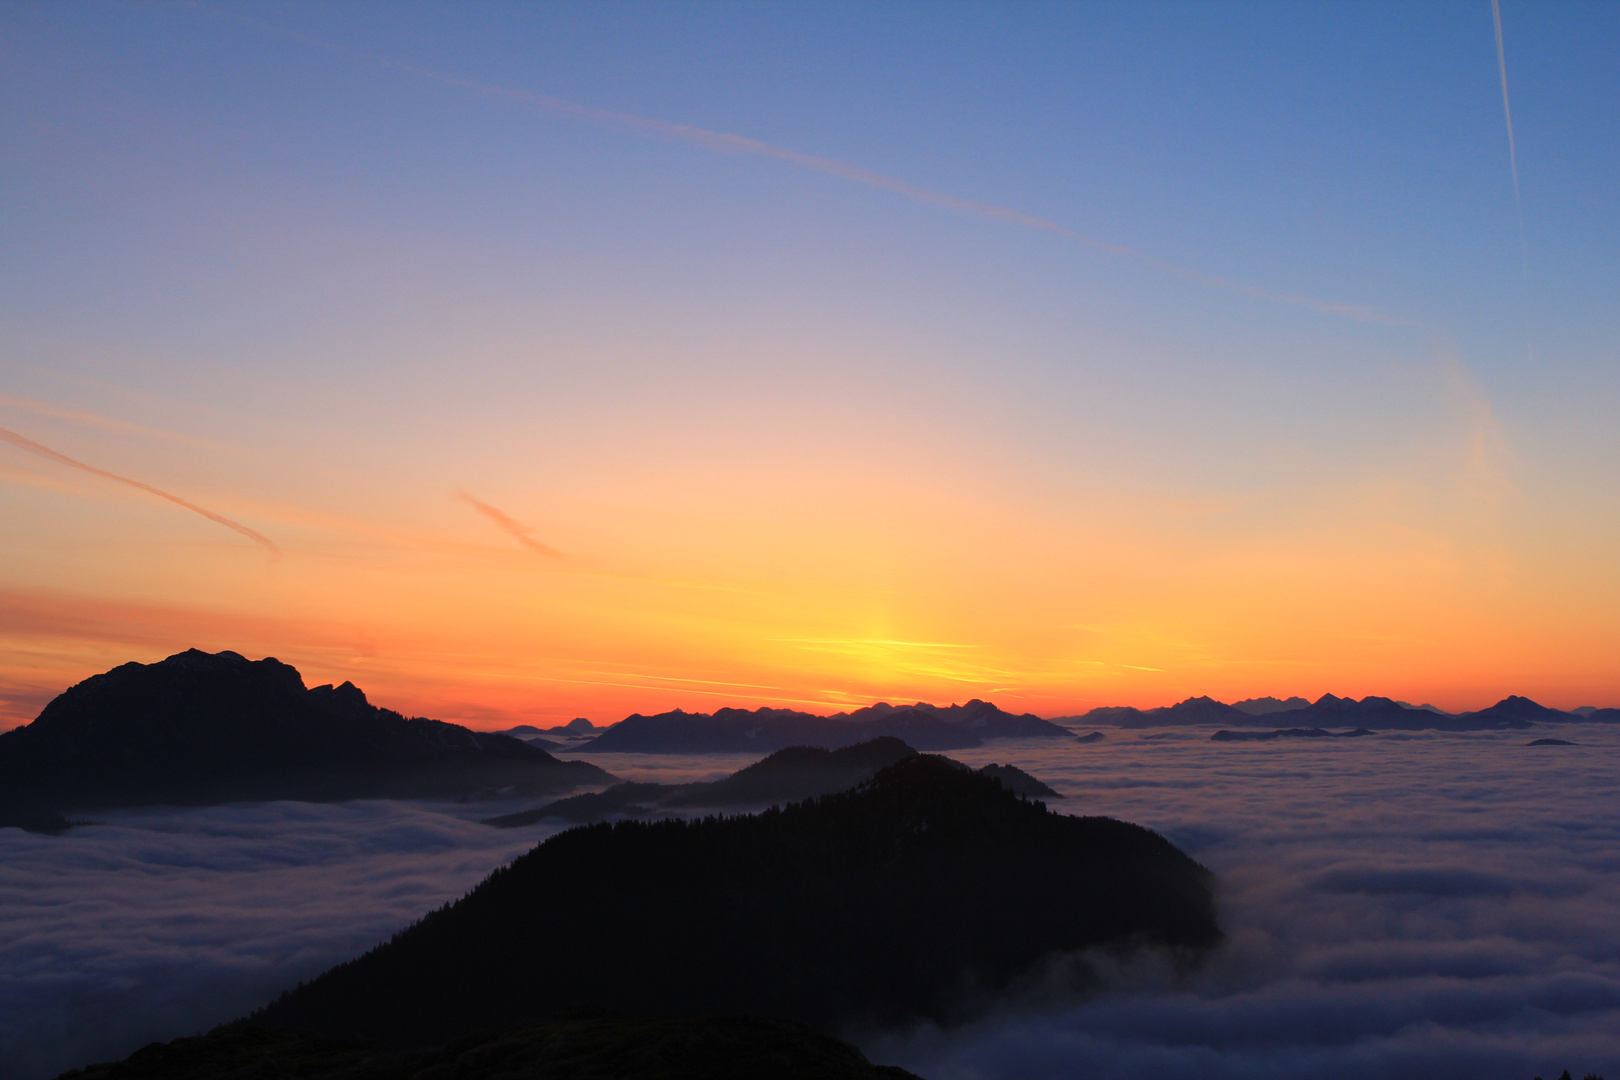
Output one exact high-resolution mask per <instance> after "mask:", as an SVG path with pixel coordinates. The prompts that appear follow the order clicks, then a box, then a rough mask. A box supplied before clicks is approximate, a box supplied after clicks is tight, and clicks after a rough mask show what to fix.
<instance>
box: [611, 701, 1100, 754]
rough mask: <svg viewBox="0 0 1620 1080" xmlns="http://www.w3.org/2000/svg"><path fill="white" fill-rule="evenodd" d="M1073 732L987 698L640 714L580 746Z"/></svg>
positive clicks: (691, 746)
mask: <svg viewBox="0 0 1620 1080" xmlns="http://www.w3.org/2000/svg"><path fill="white" fill-rule="evenodd" d="M1068 735H1069V731H1068V729H1066V728H1062V727H1059V726H1058V725H1056V724H1052V723H1049V722H1047V721H1045V720H1042V719H1041V718H1040V717H1038V716H1033V715H1030V714H1027V713H1026V714H1023V715H1014V714H1013V713H1009V712H1004V711H1003V710H1001V709H998V708H997V707H996V706H995V705H992V704H991V703H989V702H987V701H978V700H974V701H970V702H968V703H967V704H966V705H951V706H949V707H941V706H937V705H926V704H923V703H921V702H919V703H918V704H916V705H905V706H894V705H889V704H887V703H879V704H877V705H869V706H867V707H866V708H864V709H857V710H855V711H854V712H852V713H841V714H839V715H837V716H815V715H813V714H811V713H805V712H797V711H795V710H793V709H766V708H760V709H755V710H753V711H749V710H747V709H717V710H716V711H715V712H713V713H688V712H682V711H681V710H679V709H676V710H675V711H674V712H667V713H659V714H658V715H656V716H642V715H641V714H640V713H637V714H635V715H633V716H628V717H626V718H625V719H623V720H621V721H619V722H618V723H617V724H614V725H613V726H612V727H610V728H608V729H607V730H606V731H604V732H603V733H602V734H601V735H598V736H597V737H596V738H595V739H593V740H591V741H590V742H588V743H585V744H583V745H582V746H580V747H579V749H580V750H582V751H589V752H591V753H596V754H602V753H619V754H695V753H736V752H739V751H741V752H748V751H757V752H759V753H762V754H765V753H770V752H771V751H773V750H782V749H786V748H787V747H789V746H821V747H827V748H830V749H836V748H838V747H840V746H849V745H851V744H854V743H859V742H866V741H868V740H871V739H875V738H878V737H879V736H890V737H892V738H897V739H904V740H905V741H906V742H908V743H910V744H911V745H912V746H915V747H917V748H918V749H919V750H927V751H937V750H966V749H969V748H971V747H975V746H982V745H983V744H984V740H986V739H1004V738H1015V737H1026V736H1045V737H1067V736H1068Z"/></svg>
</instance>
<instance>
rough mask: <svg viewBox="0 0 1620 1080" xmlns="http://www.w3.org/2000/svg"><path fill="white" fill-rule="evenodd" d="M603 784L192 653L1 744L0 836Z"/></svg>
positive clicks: (278, 669)
mask: <svg viewBox="0 0 1620 1080" xmlns="http://www.w3.org/2000/svg"><path fill="white" fill-rule="evenodd" d="M612 780H613V777H612V775H611V774H609V773H606V772H604V771H603V770H601V769H599V768H597V767H596V766H594V765H589V764H586V763H585V762H578V761H558V760H557V759H556V758H554V757H552V756H551V755H550V754H548V753H546V752H545V751H544V750H541V749H540V748H538V747H534V746H530V745H528V744H526V743H524V742H522V741H521V740H518V739H513V738H509V737H507V736H504V735H488V734H481V733H478V732H474V731H469V730H468V729H467V728H464V727H461V726H459V725H456V724H446V723H442V722H440V721H438V720H425V719H415V720H407V719H406V718H405V717H403V716H401V715H400V714H399V713H397V712H394V711H393V710H391V709H380V708H378V707H376V706H375V705H372V704H371V703H370V702H368V701H367V700H366V696H365V694H364V693H362V692H361V691H360V690H359V688H357V687H355V686H354V685H353V684H351V683H344V684H343V685H342V686H335V687H334V686H317V687H315V688H313V689H306V688H305V686H304V681H303V679H302V677H301V676H300V675H299V674H298V669H296V668H294V667H291V666H290V665H287V664H283V663H281V662H280V661H279V660H275V659H273V658H266V659H263V660H248V659H246V658H245V657H243V656H241V655H239V654H237V653H234V652H220V653H205V652H201V651H199V650H196V649H191V650H189V651H187V652H183V653H178V654H176V655H174V656H171V657H169V658H168V659H166V660H162V661H159V662H158V663H155V664H137V663H129V664H123V665H121V666H119V667H116V668H114V669H113V670H111V671H108V672H106V673H104V674H101V675H94V676H92V677H90V678H88V679H86V680H85V681H84V682H81V683H79V684H78V685H77V686H74V687H72V688H70V689H68V690H66V691H64V692H63V693H62V694H60V695H58V696H57V698H56V699H55V700H53V701H52V702H51V703H50V704H48V705H46V706H45V708H44V710H43V711H41V712H40V714H39V717H38V718H37V719H36V720H34V722H33V723H31V724H26V725H24V726H23V727H19V728H16V729H14V730H12V731H8V732H6V733H5V734H3V735H0V792H3V793H4V794H3V796H0V824H19V825H23V826H25V827H28V826H33V827H39V828H42V829H49V828H50V827H51V826H52V825H55V826H56V827H58V828H59V827H61V826H63V825H65V824H66V821H65V820H64V818H63V816H62V815H64V814H66V813H71V812H79V813H82V812H87V811H94V810H100V809H109V808H113V807H121V806H145V805H153V804H175V805H189V806H197V805H210V804H216V803H225V802H240V801H257V800H266V799H301V800H308V801H318V802H329V801H341V800H346V799H357V798H444V797H453V796H459V795H464V794H468V793H470V792H476V791H480V790H494V789H503V788H513V789H516V790H519V791H528V792H533V793H536V794H540V793H546V792H563V791H568V790H571V789H573V788H576V787H579V786H582V785H591V784H604V783H610V782H611V781H612Z"/></svg>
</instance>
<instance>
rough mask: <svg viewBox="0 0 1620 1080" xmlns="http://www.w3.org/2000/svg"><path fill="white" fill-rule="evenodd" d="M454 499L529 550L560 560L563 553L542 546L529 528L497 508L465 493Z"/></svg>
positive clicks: (544, 545) (458, 494)
mask: <svg viewBox="0 0 1620 1080" xmlns="http://www.w3.org/2000/svg"><path fill="white" fill-rule="evenodd" d="M456 498H458V499H460V500H461V501H462V502H464V503H466V504H467V505H468V506H471V507H472V508H473V509H474V510H477V511H478V512H479V513H480V514H483V515H484V516H485V517H487V518H489V520H491V521H493V522H494V523H495V527H496V528H497V529H500V530H501V531H502V532H504V533H507V534H509V535H510V536H511V537H512V538H513V539H515V540H516V541H517V542H518V543H520V544H522V545H523V546H524V547H526V548H528V549H529V550H531V551H537V552H539V553H540V554H542V555H545V556H547V557H549V558H552V559H560V558H562V557H563V553H562V552H560V551H558V550H557V549H556V548H554V547H549V546H547V545H546V544H542V543H541V542H540V541H538V540H536V539H535V538H534V530H533V529H531V528H529V527H528V526H527V525H525V524H523V523H522V522H520V521H516V520H514V519H512V518H510V517H508V516H507V515H506V514H505V513H503V512H502V511H501V510H500V509H498V508H497V507H493V506H491V505H489V503H487V502H481V501H480V500H478V499H475V498H473V497H472V496H471V495H469V494H467V493H466V492H465V491H458V492H456Z"/></svg>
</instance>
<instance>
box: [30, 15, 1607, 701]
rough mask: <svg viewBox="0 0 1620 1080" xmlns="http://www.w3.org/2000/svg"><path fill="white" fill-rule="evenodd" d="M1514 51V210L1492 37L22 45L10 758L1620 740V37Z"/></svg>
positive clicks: (1555, 18) (711, 20) (1361, 20)
mask: <svg viewBox="0 0 1620 1080" xmlns="http://www.w3.org/2000/svg"><path fill="white" fill-rule="evenodd" d="M1501 16H1502V26H1503V42H1504V46H1505V57H1506V70H1507V78H1508V87H1509V93H1510V99H1511V105H1512V118H1513V125H1514V127H1513V133H1514V149H1515V152H1516V159H1517V160H1516V164H1517V169H1518V182H1519V189H1520V191H1519V194H1520V198H1519V201H1518V203H1516V201H1515V190H1514V176H1513V171H1512V168H1513V164H1514V163H1513V162H1512V161H1510V156H1509V140H1508V131H1507V126H1506V124H1505V122H1504V110H1503V94H1502V84H1501V82H1500V80H1499V72H1498V58H1497V51H1496V39H1495V33H1494V30H1493V23H1492V12H1491V5H1490V3H1489V2H1488V0H1478V2H1468V3H1435V4H1370V3H1369V4H1328V3H1320V4H1293V3H1277V4H1224V5H1222V4H1204V3H1198V4H1192V3H1185V4H1151V3H1135V2H1133V3H1129V4H1065V5H1052V6H1048V5H1040V4H1020V5H1003V4H994V5H992V4H983V5H972V4H919V5H907V4H866V3H862V4H847V5H839V4H746V5H745V4H704V5H682V4H675V3H658V4H651V3H649V4H622V5H620V4H605V3H604V4H591V5H582V4H564V5H538V4H524V5H507V4H484V5H478V6H474V5H448V4H444V5H438V4H417V5H412V6H404V5H392V4H389V5H382V4H361V3H350V4H344V5H315V4H292V3H287V4H234V3H212V2H209V3H174V4H170V3H146V4H118V3H105V4H95V5H89V4H80V5H45V4H9V5H6V6H4V7H0V155H3V161H4V168H3V170H0V215H3V219H0V428H3V429H4V430H3V432H0V438H3V439H4V441H0V696H3V702H0V707H3V709H4V714H3V715H0V726H5V725H11V724H16V723H21V722H25V721H26V720H29V719H31V718H32V717H33V716H34V715H35V714H36V713H37V711H38V709H39V708H40V707H41V706H42V705H43V704H44V702H45V701H47V700H49V698H50V697H51V696H53V695H54V694H56V693H58V692H60V691H61V690H62V689H63V688H65V687H66V686H68V685H69V684H71V683H73V682H75V681H77V680H79V679H82V678H84V677H85V676H87V675H90V674H92V673H94V672H97V671H101V670H104V669H106V668H108V667H111V666H113V665H114V664H117V663H121V662H124V661H127V660H141V661H151V660H156V659H159V658H161V657H162V656H164V655H167V654H169V653H172V652H176V651H179V650H181V649H184V648H186V647H190V646H197V647H200V648H205V649H209V650H215V649H221V648H233V649H236V650H238V651H240V652H243V653H245V654H247V655H249V656H253V657H258V656H263V655H274V656H277V657H279V658H281V659H283V660H285V661H287V662H289V663H293V664H296V665H297V666H298V667H299V668H300V669H302V670H303V672H304V674H305V677H306V681H308V682H310V683H311V684H314V683H318V682H326V681H341V680H343V679H352V680H353V681H355V682H356V683H358V684H359V685H360V686H362V687H364V688H365V689H366V690H367V691H368V692H369V693H370V695H371V697H372V699H373V700H374V701H377V702H379V703H381V704H386V705H390V706H393V707H396V708H399V709H401V710H402V711H405V712H407V713H412V714H426V715H431V716H437V717H440V718H443V719H449V720H459V721H464V722H468V723H471V724H472V725H474V726H480V727H491V726H506V725H508V724H510V723H514V722H535V723H552V722H558V721H561V720H566V719H567V718H569V717H572V716H576V715H584V716H589V717H591V718H593V719H595V720H597V721H599V722H603V721H610V720H614V719H617V718H619V717H620V716H623V715H625V714H627V713H629V712H631V711H637V710H639V711H642V712H652V711H660V710H663V709H667V708H674V707H682V708H686V709H689V710H709V709H712V708H714V707H716V706H719V705H723V704H739V705H749V706H752V705H758V704H773V705H777V704H780V705H795V706H799V707H808V708H812V709H813V710H814V711H823V712H825V711H836V710H837V709H840V708H844V707H848V706H851V705H859V704H864V703H867V702H869V701H871V700H874V699H887V700H917V699H922V700H929V701H936V702H941V703H945V702H949V701H965V700H967V699H969V698H972V697H983V698H990V699H993V700H995V701H997V702H998V703H1000V704H1002V705H1004V706H1005V707H1008V708H1013V709H1017V710H1024V709H1027V710H1030V711H1033V712H1037V713H1040V714H1043V715H1047V716H1053V715H1064V714H1069V713H1074V712H1079V711H1083V710H1084V709H1087V708H1090V707H1092V706H1095V705H1100V704H1134V705H1141V706H1151V705H1158V704H1164V703H1168V702H1170V701H1174V700H1177V699H1179V698H1181V697H1185V696H1187V695H1190V694H1203V693H1208V694H1212V695H1214V696H1216V697H1219V698H1222V699H1224V700H1233V699H1236V698H1242V697H1247V696H1252V695H1264V694H1277V695H1282V696H1286V695H1289V694H1304V695H1307V696H1310V697H1315V696H1317V695H1318V694H1321V693H1323V692H1334V693H1338V694H1351V695H1355V696H1358V697H1359V696H1363V695H1366V694H1385V695H1389V696H1393V697H1397V698H1404V699H1407V700H1411V701H1432V702H1434V703H1436V704H1438V705H1441V706H1443V707H1448V708H1457V709H1461V708H1477V707H1481V706H1483V705H1487V704H1489V703H1490V702H1492V701H1494V700H1496V699H1497V698H1499V697H1502V696H1504V695H1505V694H1508V693H1522V694H1528V695H1530V696H1532V697H1534V698H1536V699H1538V700H1541V701H1543V702H1545V703H1547V704H1552V705H1557V706H1562V707H1573V706H1577V705H1583V704H1595V705H1615V704H1620V423H1617V422H1616V417H1620V65H1616V64H1615V63H1614V58H1615V57H1616V56H1617V55H1620V7H1617V6H1616V5H1613V4H1588V5H1582V4H1535V5H1532V4H1528V3H1524V2H1522V0H1504V2H1503V4H1502V8H1501ZM1521 207H1522V210H1521ZM1521 220H1522V229H1521ZM52 453H54V454H55V455H58V456H55V457H53V456H51V454H52ZM64 457H65V458H67V459H70V460H69V461H64V460H62V458H64ZM73 462H77V463H79V464H80V465H85V466H90V467H91V468H92V469H96V470H101V472H99V473H97V472H92V471H88V470H86V469H85V468H81V467H78V466H76V465H74V464H73ZM108 473H110V474H113V475H112V476H108V475H106V474H108ZM119 477H121V478H124V479H125V480H132V481H136V482H138V483H139V484H143V485H147V488H144V489H143V488H141V487H137V486H135V485H134V484H130V483H126V482H121V481H120V480H119V479H117V478H119ZM152 488H155V489H157V491H156V492H154V491H153V490H150V489H152ZM160 493H162V494H161V495H160ZM162 495H167V496H170V497H171V498H165V497H162ZM174 499H178V500H181V502H176V501H173V500H174ZM182 503H184V504H189V506H188V505H182ZM198 510H203V511H207V512H208V513H209V514H211V515H213V518H212V519H210V517H208V516H205V515H204V514H202V513H199V512H197V511H198ZM221 519H223V520H221Z"/></svg>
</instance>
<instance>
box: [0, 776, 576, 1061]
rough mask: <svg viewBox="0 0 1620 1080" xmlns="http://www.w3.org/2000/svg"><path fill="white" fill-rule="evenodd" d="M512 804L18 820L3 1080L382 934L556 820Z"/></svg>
mask: <svg viewBox="0 0 1620 1080" xmlns="http://www.w3.org/2000/svg"><path fill="white" fill-rule="evenodd" d="M523 805H527V803H525V804H523ZM503 806H505V804H504V803H482V804H477V805H474V806H468V807H455V806H445V805H442V804H429V803H407V802H386V801H375V802H355V803H348V804H343V805H336V806H333V805H317V804H310V803H285V802H284V803H263V804H254V805H238V806H226V807H213V808H208V809H183V810H179V809H169V808H165V809H156V810H149V811H139V812H137V811H125V812H120V813H116V814H103V815H98V818H99V820H102V821H105V822H106V824H104V825H100V826H94V827H90V828H82V829H76V830H73V831H72V832H70V833H68V834H67V835H65V836H61V837H42V836H34V835H31V834H27V833H23V832H21V831H20V830H17V829H0V1078H3V1080H36V1078H45V1077H52V1076H56V1075H57V1074H59V1073H61V1072H63V1071H64V1070H67V1069H70V1068H77V1067H78V1066H81V1065H85V1064H88V1063H89V1062H91V1061H106V1060H112V1059H115V1058H119V1057H123V1056H124V1055H126V1054H128V1053H130V1052H131V1051H133V1050H135V1049H137V1048H139V1047H140V1046H142V1045H144V1044H145V1043H147V1042H150V1041H153V1040H168V1039H173V1038H178V1037H180V1036H182V1035H188V1034H196V1033H198V1032H201V1031H205V1030H207V1029H208V1028H209V1027H212V1026H213V1025H214V1024H217V1023H220V1022H222V1021H225V1020H230V1019H234V1018H235V1017H238V1016H241V1015H243V1014H244V1013H246V1012H248V1011H250V1010H251V1009H253V1008H255V1007H257V1006H258V1005H260V1004H262V1003H263V1002H264V1001H266V1000H267V999H269V998H271V997H273V996H274V995H276V994H278V993H280V992H281V991H282V990H284V989H286V988H288V987H290V986H293V985H295V984H296V983H298V981H299V980H301V979H308V978H310V977H311V976H313V975H316V974H318V973H319V972H321V971H323V970H325V969H326V968H328V967H330V966H331V965H332V964H334V963H337V962H339V961H342V960H346V959H348V958H350V957H352V956H354V955H356V954H358V953H360V952H362V951H364V950H365V949H367V948H370V947H371V946H372V945H373V944H375V943H376V942H378V941H380V940H382V939H384V938H386V937H387V936H388V935H390V934H392V933H393V932H394V931H395V930H398V929H400V928H401V927H403V926H405V925H407V924H408V923H410V922H411V921H412V920H414V919H416V918H418V917H419V916H421V915H422V914H423V913H425V912H427V911H429V910H431V909H432V908H434V907H437V906H438V905H440V904H442V903H444V902H445V901H446V900H452V899H455V898H456V897H458V896H460V895H461V894H462V893H464V892H466V891H467V890H468V889H470V888H472V887H473V886H474V885H476V884H477V883H478V882H479V881H480V880H482V879H483V877H484V876H485V875H486V874H488V873H489V871H490V870H492V869H494V868H495V867H496V866H498V865H500V864H502V863H504V862H506V861H508V860H510V859H512V858H514V857H515V856H517V855H519V854H521V853H522V852H524V851H526V850H528V848H529V847H531V846H532V845H533V844H534V843H535V842H536V841H537V839H538V838H539V837H540V836H543V835H545V834H546V832H547V831H548V830H540V829H526V830H519V831H518V833H519V834H518V835H516V836H514V835H513V834H512V833H511V832H509V831H507V830H502V829H491V828H488V827H487V826H483V825H479V824H477V823H476V820H475V819H476V817H478V816H485V815H487V814H489V813H490V812H492V811H491V808H492V807H494V808H497V809H498V808H500V807H503ZM512 808H513V809H516V808H517V807H516V806H515V805H514V806H513V807H512ZM455 811H461V813H460V814H458V813H456V812H455Z"/></svg>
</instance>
